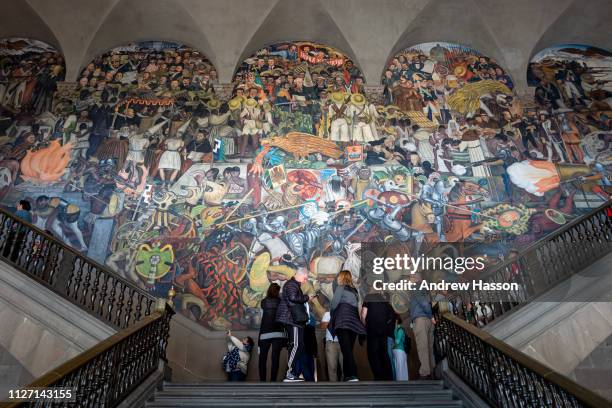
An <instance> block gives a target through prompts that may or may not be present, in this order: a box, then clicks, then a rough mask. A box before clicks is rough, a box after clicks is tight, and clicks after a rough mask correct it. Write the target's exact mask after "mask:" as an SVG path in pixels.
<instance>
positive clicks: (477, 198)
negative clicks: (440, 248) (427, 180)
mask: <svg viewBox="0 0 612 408" xmlns="http://www.w3.org/2000/svg"><path fill="white" fill-rule="evenodd" d="M489 195H490V193H489V191H488V190H486V189H485V188H483V187H482V186H480V185H479V184H476V183H474V182H471V181H463V182H458V183H456V184H455V186H454V187H453V188H452V189H451V190H450V192H449V193H448V201H449V202H448V204H449V206H448V207H447V209H446V224H447V228H446V240H447V241H448V242H463V241H465V240H466V239H467V238H468V237H470V236H471V235H472V234H474V233H476V232H479V231H480V229H481V228H482V223H480V222H474V217H473V215H474V213H473V210H472V209H471V208H470V206H471V205H473V204H477V203H479V202H482V201H484V200H486V199H487V198H488V197H489Z"/></svg>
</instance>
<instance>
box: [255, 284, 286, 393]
mask: <svg viewBox="0 0 612 408" xmlns="http://www.w3.org/2000/svg"><path fill="white" fill-rule="evenodd" d="M279 303H280V286H279V285H278V283H273V284H271V285H270V286H269V287H268V293H267V294H266V297H265V298H264V299H263V300H262V301H261V309H262V311H263V314H262V317H261V326H260V327H259V343H258V346H259V380H260V381H266V371H267V363H268V351H269V350H270V347H272V369H271V371H270V381H272V382H274V381H277V377H278V364H279V360H280V352H281V349H282V348H283V346H284V345H285V343H286V342H287V335H286V334H285V328H284V326H283V325H282V324H280V323H278V322H277V321H276V312H277V310H278V305H279Z"/></svg>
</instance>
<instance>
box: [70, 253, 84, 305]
mask: <svg viewBox="0 0 612 408" xmlns="http://www.w3.org/2000/svg"><path fill="white" fill-rule="evenodd" d="M83 263H84V261H83V259H82V258H79V257H77V258H76V259H75V262H74V268H73V269H72V272H73V275H72V276H73V279H72V280H73V281H74V284H73V285H72V298H73V299H74V300H75V301H76V302H77V303H79V294H80V293H81V290H82V288H81V286H82V285H81V282H83Z"/></svg>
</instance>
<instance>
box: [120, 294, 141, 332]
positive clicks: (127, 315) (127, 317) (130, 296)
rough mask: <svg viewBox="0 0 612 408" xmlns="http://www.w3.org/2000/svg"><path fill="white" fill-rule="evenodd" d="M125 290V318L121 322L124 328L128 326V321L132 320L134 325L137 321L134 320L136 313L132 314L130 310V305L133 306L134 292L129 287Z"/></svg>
mask: <svg viewBox="0 0 612 408" xmlns="http://www.w3.org/2000/svg"><path fill="white" fill-rule="evenodd" d="M127 289H128V298H127V306H126V313H125V317H124V318H123V320H124V321H125V327H127V326H129V325H130V320H131V319H132V318H133V319H134V323H136V322H137V321H138V320H137V319H136V313H133V310H132V305H133V304H134V295H135V294H136V291H135V290H133V289H132V288H130V287H128V288H127Z"/></svg>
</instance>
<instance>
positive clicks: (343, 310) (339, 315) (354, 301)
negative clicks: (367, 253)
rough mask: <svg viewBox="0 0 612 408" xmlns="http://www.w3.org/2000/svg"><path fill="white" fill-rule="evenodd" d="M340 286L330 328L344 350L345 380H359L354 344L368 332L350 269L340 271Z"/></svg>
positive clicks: (331, 307) (332, 303)
mask: <svg viewBox="0 0 612 408" xmlns="http://www.w3.org/2000/svg"><path fill="white" fill-rule="evenodd" d="M337 282H338V287H337V288H336V291H335V292H334V297H333V298H332V301H331V306H330V312H331V321H330V323H329V328H330V329H329V330H330V332H331V334H332V336H334V335H337V336H338V342H339V343H340V350H341V351H342V358H343V363H342V366H343V367H342V371H343V373H344V380H345V381H359V379H358V378H357V365H356V364H355V356H354V355H353V346H354V345H355V339H357V337H358V336H364V335H365V334H366V330H365V327H364V326H363V323H362V322H361V320H360V319H359V309H358V307H359V294H358V292H357V289H355V284H354V283H353V276H352V275H351V272H350V271H347V270H344V271H340V273H338V277H337Z"/></svg>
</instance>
